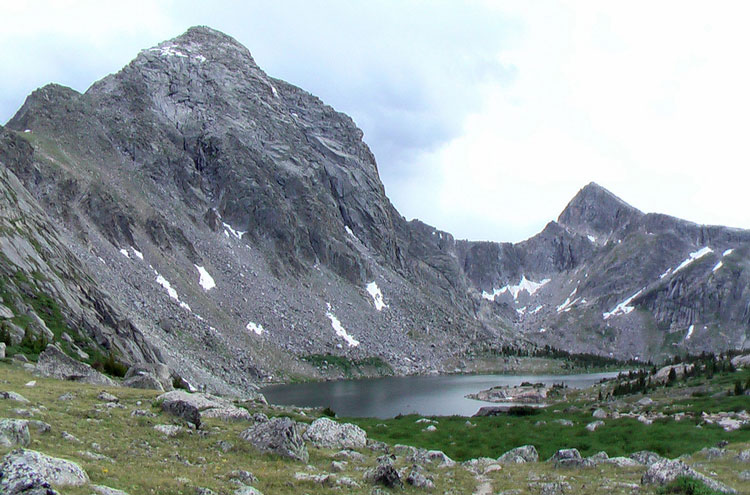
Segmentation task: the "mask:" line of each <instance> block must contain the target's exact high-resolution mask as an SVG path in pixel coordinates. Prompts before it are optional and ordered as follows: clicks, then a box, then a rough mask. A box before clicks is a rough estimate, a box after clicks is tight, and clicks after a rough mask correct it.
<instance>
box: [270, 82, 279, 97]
mask: <svg viewBox="0 0 750 495" xmlns="http://www.w3.org/2000/svg"><path fill="white" fill-rule="evenodd" d="M271 93H273V97H274V98H278V97H279V92H278V91H276V87H275V86H274V85H273V84H271Z"/></svg>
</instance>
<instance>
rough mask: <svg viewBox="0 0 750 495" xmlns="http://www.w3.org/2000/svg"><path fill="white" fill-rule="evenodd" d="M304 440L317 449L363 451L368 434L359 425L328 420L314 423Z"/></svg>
mask: <svg viewBox="0 0 750 495" xmlns="http://www.w3.org/2000/svg"><path fill="white" fill-rule="evenodd" d="M304 439H305V440H307V441H309V442H310V443H312V444H313V445H314V446H315V447H321V448H327V449H361V448H364V447H365V446H366V445H367V433H365V430H363V429H362V428H360V427H359V426H357V425H353V424H351V423H339V422H337V421H333V420H331V419H328V418H319V419H316V420H315V421H313V422H312V424H311V425H310V427H309V428H308V429H307V431H306V432H305V434H304Z"/></svg>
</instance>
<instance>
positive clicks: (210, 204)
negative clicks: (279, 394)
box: [0, 27, 750, 391]
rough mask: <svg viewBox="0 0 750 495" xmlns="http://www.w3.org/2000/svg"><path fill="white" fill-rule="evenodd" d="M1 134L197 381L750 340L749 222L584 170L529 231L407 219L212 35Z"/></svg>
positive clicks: (288, 94) (340, 130) (227, 385)
mask: <svg viewBox="0 0 750 495" xmlns="http://www.w3.org/2000/svg"><path fill="white" fill-rule="evenodd" d="M7 128H8V129H7V130H6V132H8V133H13V135H14V139H22V140H24V141H25V142H27V143H28V145H29V146H30V157H29V159H28V160H25V161H23V160H17V159H13V158H12V157H11V153H10V152H9V150H8V148H7V146H6V147H5V148H3V147H2V146H0V161H3V160H2V157H4V156H5V157H11V158H10V159H7V158H6V160H5V161H4V166H5V167H7V168H8V169H10V170H11V171H12V172H13V173H14V174H15V175H17V176H18V178H19V179H20V181H21V182H22V183H23V184H24V186H25V187H26V188H27V189H28V190H29V192H30V193H31V194H32V195H33V196H34V198H35V199H36V201H38V202H39V204H40V205H41V208H42V209H43V210H45V212H46V214H47V215H49V216H50V218H53V219H54V220H55V221H56V222H57V226H58V228H59V235H60V236H61V237H62V239H63V240H64V242H65V243H66V244H67V245H68V246H69V248H70V249H71V251H72V252H73V253H74V255H75V256H76V257H77V258H78V259H79V260H80V261H81V263H83V264H85V265H88V266H96V267H97V269H96V270H95V271H94V273H92V276H93V277H94V279H95V281H96V283H97V284H98V285H100V286H101V287H102V288H103V289H105V290H106V291H107V292H109V293H111V294H113V295H114V296H115V297H116V298H117V299H118V300H120V302H121V303H122V306H123V308H124V309H123V311H124V312H125V314H126V315H127V317H128V318H130V319H131V320H132V321H134V322H135V323H136V324H137V326H138V328H140V329H142V331H143V334H144V335H145V337H146V338H147V339H148V340H149V342H152V343H154V346H155V347H157V348H159V349H164V350H165V352H164V356H162V358H163V360H164V361H165V362H167V364H169V366H170V367H172V368H173V369H176V370H177V371H178V372H179V373H180V374H181V375H183V376H185V377H186V378H187V379H188V380H189V381H191V383H203V384H206V385H207V386H208V387H209V388H213V389H215V390H219V391H232V390H238V389H239V390H241V389H244V388H247V387H249V386H251V385H252V384H253V383H257V382H259V381H264V380H276V379H278V377H285V378H286V379H288V378H289V377H290V376H298V375H303V376H317V375H318V373H319V372H320V370H316V369H314V368H313V367H311V366H310V364H309V363H307V362H306V361H305V360H304V358H305V356H309V355H319V354H323V355H325V354H335V355H341V356H344V357H346V358H351V359H363V358H368V357H377V358H378V359H381V360H382V361H384V362H386V363H388V364H389V365H390V366H391V367H392V368H393V369H394V371H395V372H396V373H398V374H404V373H426V372H433V371H443V372H445V371H454V370H456V369H462V368H461V366H462V363H463V362H464V361H465V360H466V359H468V358H470V356H472V355H475V354H476V353H482V352H486V351H488V350H489V351H493V352H494V351H497V350H498V349H501V348H504V347H506V346H509V345H510V346H515V347H519V348H528V347H529V346H533V345H548V344H552V345H555V346H557V347H559V348H562V349H565V350H569V351H572V352H593V353H599V354H609V353H611V354H612V355H613V356H614V357H618V358H623V359H630V358H633V357H639V358H642V359H656V358H659V357H663V356H667V355H671V354H674V353H675V352H682V353H684V352H688V351H690V352H697V351H700V350H709V349H710V350H717V349H723V348H729V347H741V346H746V345H747V328H748V325H749V324H750V309H746V307H745V301H748V300H750V294H748V293H747V288H746V286H743V284H745V283H746V281H747V279H748V274H749V273H750V268H749V267H750V260H749V255H750V253H748V250H747V249H746V248H745V247H744V246H743V243H745V242H746V241H747V240H750V231H742V230H732V229H726V228H723V227H717V226H698V225H697V224H692V223H690V222H686V221H682V220H679V219H674V218H672V217H667V216H665V215H658V214H644V213H643V212H641V211H639V210H637V209H636V208H633V207H632V206H630V205H628V204H627V203H625V202H624V201H623V200H621V199H620V198H618V197H617V196H615V195H614V194H612V193H611V192H609V191H607V190H606V189H604V188H602V187H601V186H598V185H597V184H594V183H591V184H589V185H587V186H585V187H584V188H582V189H581V191H579V193H578V194H577V195H576V196H575V197H574V198H573V199H572V200H571V201H570V203H569V204H568V205H567V206H566V208H565V209H564V210H563V211H562V212H561V214H560V216H559V217H558V219H557V221H551V222H549V223H548V224H547V226H545V228H544V229H543V230H542V231H541V232H540V233H538V234H536V235H535V236H532V237H531V238H529V239H527V240H525V241H522V242H519V243H495V242H474V241H463V240H455V239H454V237H453V236H452V235H451V234H449V233H447V232H443V231H440V230H438V229H435V228H434V227H431V226H429V225H427V224H425V223H423V222H421V221H419V220H412V221H407V220H406V219H405V218H403V216H401V215H400V214H399V213H398V211H397V210H396V209H395V207H394V206H393V205H392V204H391V202H390V200H389V199H388V198H387V196H386V195H385V188H384V187H383V184H382V183H381V181H380V178H379V176H378V169H377V162H376V160H375V157H374V155H373V154H372V152H371V150H370V149H369V147H368V146H367V145H366V143H364V141H363V140H362V138H363V133H362V131H361V130H360V129H358V128H357V127H356V125H355V123H354V122H353V121H352V119H351V118H349V117H348V116H346V115H344V114H341V113H339V112H336V111H335V110H334V109H333V108H331V107H329V106H327V105H325V104H324V103H323V102H322V101H321V100H320V99H319V98H317V97H315V96H313V95H311V94H309V93H307V92H306V91H304V90H302V89H299V88H296V87H295V86H292V85H290V84H288V83H285V82H283V81H281V80H278V79H274V78H271V77H269V76H267V75H266V74H265V73H264V72H263V71H262V69H260V68H259V67H258V66H257V65H256V64H255V61H254V59H253V58H252V55H251V54H250V52H249V51H248V50H247V49H246V48H245V47H243V46H242V45H240V44H239V43H238V42H236V40H234V39H233V38H231V37H229V36H226V35H224V34H222V33H219V32H217V31H214V30H211V29H210V28H205V27H198V28H191V29H189V30H188V31H187V32H186V33H184V34H183V35H180V36H178V37H177V38H174V39H172V40H168V41H165V42H162V43H160V44H158V45H156V46H155V47H152V48H149V49H146V50H142V51H141V52H140V53H139V54H138V55H137V56H136V58H135V59H134V60H133V61H131V62H130V63H129V64H128V65H126V66H125V67H124V68H123V69H122V70H121V71H119V72H117V73H116V74H112V75H109V76H106V77H105V78H103V79H101V80H100V81H97V82H95V83H94V84H92V86H91V87H90V88H89V89H88V90H87V91H86V92H84V93H78V92H75V91H73V90H71V89H69V88H64V87H62V86H58V85H48V86H45V87H43V88H41V89H39V90H37V91H35V92H34V93H32V94H31V95H30V96H29V97H28V98H27V100H26V102H25V103H24V105H23V106H22V107H21V109H20V110H19V111H18V113H17V114H16V115H15V116H14V117H13V118H12V119H11V120H10V121H9V122H8V125H7ZM27 131H28V132H27ZM709 244H710V245H711V249H712V250H711V251H710V252H708V253H704V254H702V255H701V256H700V257H698V258H696V259H694V260H693V261H691V262H689V263H688V265H686V267H685V268H682V269H680V270H677V271H676V272H675V271H674V270H675V268H676V267H677V266H678V265H679V264H680V263H681V262H682V261H683V260H685V259H686V258H689V257H690V253H694V252H698V251H700V250H701V249H703V248H705V247H707V246H708V245H709ZM728 249H734V251H733V252H732V253H730V254H729V255H722V256H721V257H719V253H724V252H725V251H726V250H728ZM720 260H721V261H723V262H724V265H723V267H720V268H719V269H717V270H714V271H711V270H712V269H713V265H712V266H710V267H706V266H704V265H705V264H706V263H707V262H708V261H712V262H713V263H714V264H716V263H718V262H719V261H720ZM667 269H670V270H671V271H670V272H669V274H668V275H667V276H665V277H663V278H659V276H660V275H661V274H662V273H664V272H666V270H667ZM722 270H724V271H722ZM574 280H575V282H574ZM209 281H210V283H209ZM748 285H750V284H748ZM207 287H208V288H207ZM638 290H640V291H641V292H639V293H638V294H637V295H636V297H633V298H632V299H630V300H628V301H627V303H624V302H625V301H626V299H627V298H629V297H630V296H631V295H633V294H635V293H636V292H637V291H638ZM690 297H692V298H696V297H697V300H698V301H701V302H700V304H699V305H698V306H696V307H694V305H692V303H691V302H690V301H689V300H688V298H690ZM378 298H379V299H378ZM378 300H379V301H380V303H378V302H377V301H378ZM623 303H624V304H623ZM631 303H632V304H633V305H634V306H633V307H635V306H637V307H638V308H639V310H638V311H633V310H632V309H631V310H627V309H623V308H630V307H631V306H629V304H631ZM618 307H620V308H621V309H620V310H619V311H617V310H616V309H617V308H618ZM608 313H612V314H611V315H610V316H608V317H605V316H606V315H607V314H608ZM690 325H693V326H696V325H699V326H703V325H705V327H706V328H705V329H704V328H702V327H701V328H693V330H691V331H690V337H689V338H687V337H685V335H686V332H687V331H688V328H689V326H690ZM722 333H723V334H724V336H722V335H721V334H722ZM678 335H679V337H680V339H677V337H678ZM355 343H356V344H355ZM675 343H677V345H676V346H675V345H673V344H675ZM608 346H611V350H610V348H609V347H608ZM125 358H126V356H123V359H125Z"/></svg>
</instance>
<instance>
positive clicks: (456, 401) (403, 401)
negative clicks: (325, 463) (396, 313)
mask: <svg viewBox="0 0 750 495" xmlns="http://www.w3.org/2000/svg"><path fill="white" fill-rule="evenodd" d="M614 376H617V372H611V373H590V374H580V375H437V376H405V377H386V378H374V379H366V380H344V381H336V382H317V383H297V384H291V385H272V386H270V387H266V388H264V389H263V390H262V392H263V394H264V395H265V396H266V399H268V401H269V402H270V403H272V404H279V405H287V406H289V405H293V406H302V407H330V408H332V409H333V410H334V411H336V414H338V415H339V416H349V417H376V418H392V417H394V416H396V415H398V414H411V413H416V414H421V415H423V416H451V415H454V414H456V415H460V416H471V415H473V414H474V413H476V412H477V411H478V410H479V408H480V407H482V406H487V405H497V404H493V403H490V402H484V401H478V400H473V399H467V398H466V397H465V396H466V394H471V393H475V392H479V391H480V390H485V389H488V388H490V387H495V386H498V385H510V386H514V385H520V384H521V383H522V382H531V383H544V384H547V385H551V384H553V383H564V384H565V385H567V386H568V387H570V388H584V387H588V386H590V385H593V384H595V383H597V382H598V381H599V380H601V379H602V378H610V377H614Z"/></svg>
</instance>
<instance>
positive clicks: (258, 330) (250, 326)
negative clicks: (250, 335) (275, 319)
mask: <svg viewBox="0 0 750 495" xmlns="http://www.w3.org/2000/svg"><path fill="white" fill-rule="evenodd" d="M245 328H246V329H247V330H250V331H251V332H255V333H256V334H257V335H263V332H265V331H266V329H265V328H263V325H258V324H256V323H254V322H252V321H251V322H250V323H248V324H247V325H245Z"/></svg>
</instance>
